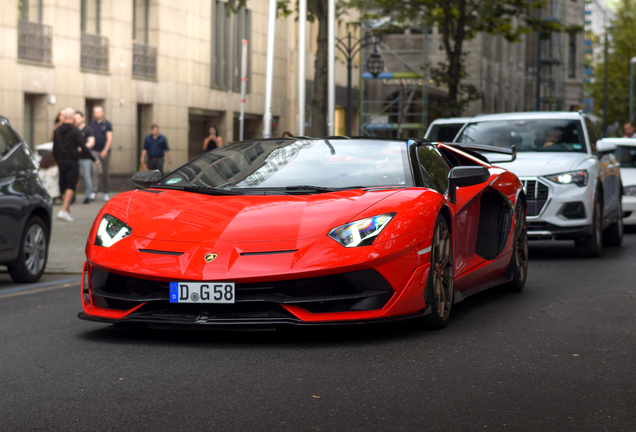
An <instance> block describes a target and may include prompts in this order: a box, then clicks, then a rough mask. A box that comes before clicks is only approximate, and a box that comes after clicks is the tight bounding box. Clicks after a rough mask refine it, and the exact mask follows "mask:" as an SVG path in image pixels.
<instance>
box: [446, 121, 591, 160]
mask: <svg viewBox="0 0 636 432" xmlns="http://www.w3.org/2000/svg"><path fill="white" fill-rule="evenodd" d="M457 142H460V143H474V144H485V145H491V146H495V147H502V148H510V147H511V146H512V145H514V146H515V147H516V148H517V151H518V152H580V153H585V152H586V151H587V148H586V146H585V137H584V135H583V130H582V127H581V121H580V120H551V119H536V120H501V121H484V122H478V123H469V124H468V125H467V126H466V128H465V129H464V131H463V132H462V133H461V135H460V136H459V137H458V138H457Z"/></svg>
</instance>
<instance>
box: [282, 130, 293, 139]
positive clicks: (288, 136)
mask: <svg viewBox="0 0 636 432" xmlns="http://www.w3.org/2000/svg"><path fill="white" fill-rule="evenodd" d="M283 138H293V135H292V134H291V132H289V131H285V132H283Z"/></svg>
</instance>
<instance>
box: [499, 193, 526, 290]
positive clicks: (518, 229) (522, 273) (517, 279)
mask: <svg viewBox="0 0 636 432" xmlns="http://www.w3.org/2000/svg"><path fill="white" fill-rule="evenodd" d="M508 271H509V272H510V273H512V280H511V281H510V282H508V283H507V284H505V285H504V286H503V287H504V289H505V290H506V291H509V292H520V291H521V290H522V289H523V287H524V286H525V284H526V278H527V276H528V228H527V225H526V208H525V206H524V205H523V202H522V201H519V202H518V203H517V205H516V206H515V226H514V250H513V253H512V258H510V264H508Z"/></svg>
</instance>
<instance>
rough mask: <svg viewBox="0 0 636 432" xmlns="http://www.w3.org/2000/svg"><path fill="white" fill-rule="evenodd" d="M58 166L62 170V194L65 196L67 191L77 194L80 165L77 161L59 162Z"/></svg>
mask: <svg viewBox="0 0 636 432" xmlns="http://www.w3.org/2000/svg"><path fill="white" fill-rule="evenodd" d="M57 166H58V168H59V169H60V194H62V195H64V192H65V191H66V189H71V190H72V191H73V192H75V187H76V186H77V182H78V181H79V163H78V162H77V161H76V160H59V161H57Z"/></svg>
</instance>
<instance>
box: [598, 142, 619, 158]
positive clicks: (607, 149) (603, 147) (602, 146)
mask: <svg viewBox="0 0 636 432" xmlns="http://www.w3.org/2000/svg"><path fill="white" fill-rule="evenodd" d="M616 148H617V147H616V144H614V143H613V142H609V141H605V140H604V139H600V140H598V141H596V154H597V155H598V157H599V158H600V157H601V156H603V155H606V154H609V153H614V152H615V151H616Z"/></svg>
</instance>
